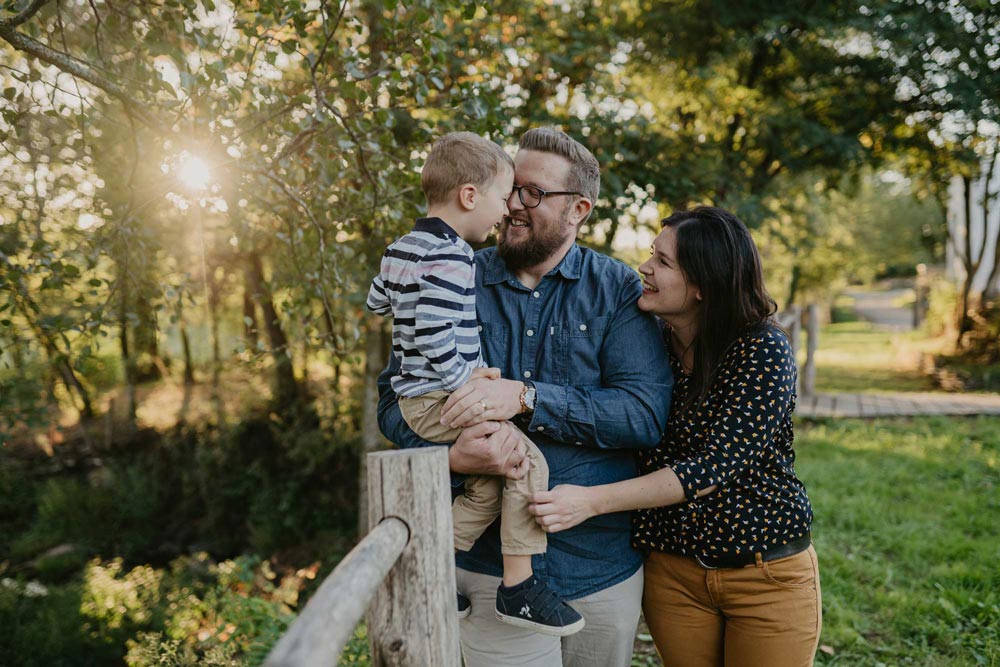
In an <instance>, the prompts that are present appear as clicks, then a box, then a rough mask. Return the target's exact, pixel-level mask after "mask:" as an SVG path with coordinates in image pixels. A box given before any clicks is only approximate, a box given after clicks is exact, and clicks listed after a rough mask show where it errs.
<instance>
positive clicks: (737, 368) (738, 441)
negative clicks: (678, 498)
mask: <svg viewBox="0 0 1000 667" xmlns="http://www.w3.org/2000/svg"><path fill="white" fill-rule="evenodd" d="M715 385H716V388H715V389H713V393H715V392H722V396H721V397H720V398H721V401H720V402H721V403H722V404H724V406H725V407H724V408H723V409H722V410H721V411H720V412H719V416H718V417H717V418H716V419H715V420H714V421H713V423H712V424H711V425H709V426H708V428H707V435H706V437H705V446H704V449H703V450H702V451H700V452H699V453H698V454H697V455H695V456H692V457H690V458H688V459H685V460H684V461H680V462H678V463H675V464H674V465H672V466H671V467H672V468H673V471H674V473H675V474H676V475H677V478H678V479H679V480H680V482H681V484H682V485H683V487H684V495H685V496H686V497H687V499H688V500H694V499H695V498H697V496H698V492H699V491H701V490H703V489H706V488H708V487H711V486H724V485H725V484H726V483H727V482H729V481H730V480H732V479H734V478H737V477H740V476H741V475H744V474H745V473H746V472H747V471H748V470H749V469H750V468H752V467H754V466H757V465H759V464H760V460H761V456H762V454H763V453H764V451H765V449H766V448H767V447H768V446H769V445H770V444H771V442H772V441H773V439H774V436H775V433H777V431H778V430H779V429H780V428H781V427H782V422H783V420H784V418H785V417H786V415H787V414H788V412H789V410H790V409H791V403H792V400H793V397H794V394H795V359H794V357H793V355H792V349H791V345H789V343H788V339H787V338H786V337H785V336H784V335H783V334H780V333H775V332H767V333H765V334H763V335H762V336H759V337H756V338H751V339H750V340H749V341H748V342H747V343H746V344H745V345H741V346H740V347H738V348H736V349H735V350H733V351H731V352H730V354H729V356H728V357H727V358H726V359H724V360H723V368H722V369H721V370H720V373H719V376H718V378H717V380H716V382H715Z"/></svg>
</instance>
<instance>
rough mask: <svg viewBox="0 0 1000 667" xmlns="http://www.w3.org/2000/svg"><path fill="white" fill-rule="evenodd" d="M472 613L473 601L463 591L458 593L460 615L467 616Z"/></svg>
mask: <svg viewBox="0 0 1000 667" xmlns="http://www.w3.org/2000/svg"><path fill="white" fill-rule="evenodd" d="M471 613H472V602H471V601H470V600H469V598H467V597H465V596H464V595H462V594H461V593H458V617H459V618H466V617H467V616H468V615H469V614H471Z"/></svg>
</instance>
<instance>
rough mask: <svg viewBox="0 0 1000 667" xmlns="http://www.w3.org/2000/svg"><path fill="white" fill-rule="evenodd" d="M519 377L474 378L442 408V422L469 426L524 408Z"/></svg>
mask: <svg viewBox="0 0 1000 667" xmlns="http://www.w3.org/2000/svg"><path fill="white" fill-rule="evenodd" d="M523 388H524V383H523V382H519V381H517V380H503V379H499V380H487V379H478V380H470V381H468V382H466V383H465V384H464V385H462V386H461V387H459V388H458V389H456V390H455V391H453V392H452V394H451V396H449V397H448V401H447V402H446V403H445V404H444V408H442V410H441V423H442V424H445V425H447V426H450V427H451V428H467V427H469V426H473V425H475V424H480V423H482V422H485V421H503V420H505V419H510V418H511V417H513V416H514V415H516V414H518V413H519V412H521V390H522V389H523Z"/></svg>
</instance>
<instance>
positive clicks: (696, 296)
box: [694, 290, 704, 301]
mask: <svg viewBox="0 0 1000 667" xmlns="http://www.w3.org/2000/svg"><path fill="white" fill-rule="evenodd" d="M694 298H696V299H698V301H703V300H704V299H702V298H701V290H698V291H697V292H695V293H694Z"/></svg>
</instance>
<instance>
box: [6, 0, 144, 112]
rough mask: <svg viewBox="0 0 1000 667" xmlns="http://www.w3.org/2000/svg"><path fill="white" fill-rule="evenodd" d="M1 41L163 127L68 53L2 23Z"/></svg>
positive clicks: (119, 89)
mask: <svg viewBox="0 0 1000 667" xmlns="http://www.w3.org/2000/svg"><path fill="white" fill-rule="evenodd" d="M36 4H44V2H42V1H41V0H36ZM0 38H3V39H4V40H6V41H7V42H8V43H9V44H10V45H11V46H13V47H14V48H15V49H17V50H18V51H24V52H25V53H27V54H28V55H31V56H34V57H35V58H38V59H39V60H41V61H42V62H45V63H48V64H49V65H53V66H55V67H57V68H59V69H60V70H62V71H63V72H66V73H67V74H70V75H72V76H75V77H78V78H80V79H83V80H84V81H86V82H88V83H90V84H92V85H94V86H97V87H98V88H100V89H101V90H103V91H104V92H106V93H107V94H108V95H111V96H112V97H114V98H115V99H117V100H119V101H120V102H121V103H122V104H124V105H125V106H126V107H128V108H129V113H131V114H132V115H133V117H134V118H135V119H136V120H138V121H140V122H141V123H142V124H143V125H146V126H147V127H150V128H152V129H157V130H159V127H160V124H159V123H158V122H157V121H156V119H155V118H153V116H151V115H150V114H149V113H147V112H146V110H145V108H144V105H143V104H142V103H140V102H139V101H138V100H136V99H135V98H133V97H132V96H131V95H129V93H128V91H127V90H125V88H124V87H122V86H121V85H119V84H117V83H115V82H114V81H111V80H110V79H108V78H107V77H105V76H104V75H102V74H101V73H100V72H98V71H97V70H96V69H94V68H93V67H91V66H90V65H88V64H87V63H85V62H83V61H82V60H79V59H77V58H74V57H73V56H71V55H69V54H68V53H63V52H62V51H57V50H55V49H53V48H51V47H49V46H46V45H45V44H43V43H42V42H39V41H38V40H36V39H33V38H31V37H28V36H27V35H25V34H23V33H20V32H18V31H16V30H14V29H13V28H10V27H8V26H6V25H2V24H0Z"/></svg>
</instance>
